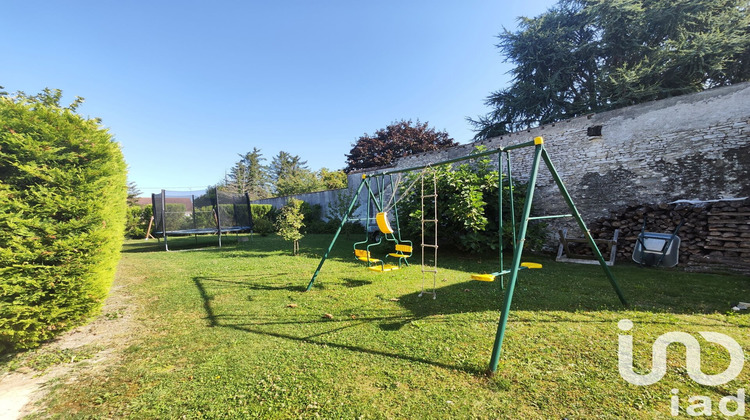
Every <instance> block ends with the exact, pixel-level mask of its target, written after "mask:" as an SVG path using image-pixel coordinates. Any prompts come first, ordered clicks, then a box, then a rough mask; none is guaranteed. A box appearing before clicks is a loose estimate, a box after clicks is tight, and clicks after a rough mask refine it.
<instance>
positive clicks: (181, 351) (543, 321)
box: [18, 235, 750, 419]
mask: <svg viewBox="0 0 750 420" xmlns="http://www.w3.org/2000/svg"><path fill="white" fill-rule="evenodd" d="M330 239H331V236H328V235H310V236H308V237H305V238H304V239H303V240H302V241H301V249H302V253H303V255H301V256H298V257H292V256H290V255H289V250H291V245H290V244H289V243H286V242H284V241H282V240H281V239H279V238H277V237H265V238H262V237H258V236H255V237H253V238H252V240H251V241H250V242H240V243H238V242H236V241H232V239H231V238H230V239H228V240H226V241H225V244H226V243H228V245H225V246H224V247H223V248H222V249H216V248H213V249H203V250H195V251H183V252H169V253H167V252H164V251H163V247H161V246H159V245H157V244H156V243H155V242H154V241H149V242H144V241H131V242H128V243H126V245H125V247H124V249H123V258H122V261H121V263H120V267H119V272H118V276H117V280H116V283H117V284H118V285H120V286H122V290H124V291H126V292H127V293H129V294H131V295H132V296H133V298H132V299H131V303H132V307H129V308H128V309H127V310H128V311H132V312H133V313H134V314H135V315H136V321H135V325H134V332H133V333H134V337H133V338H132V340H131V342H129V344H128V346H127V347H126V348H125V349H124V350H123V351H122V352H121V353H122V354H121V355H120V356H119V357H118V358H116V359H114V360H113V361H112V362H111V363H110V365H109V366H108V367H107V369H105V370H100V371H92V372H90V373H87V374H83V375H81V376H79V377H78V378H77V379H76V380H75V382H74V384H73V385H63V383H64V381H63V382H60V384H58V385H57V386H56V387H55V388H54V389H53V391H52V392H51V394H50V395H49V397H48V399H47V404H48V407H47V409H46V412H45V413H42V415H43V416H53V417H61V418H67V417H75V418H81V417H82V418H99V417H105V418H111V417H115V418H121V417H131V418H138V419H141V418H247V417H253V416H257V417H264V418H296V417H318V416H319V417H322V418H330V419H332V418H410V419H411V418H515V419H520V418H558V419H561V418H568V419H574V418H643V419H651V418H672V416H671V414H670V397H672V395H673V394H672V393H671V391H672V389H677V390H678V391H679V394H678V397H679V405H680V407H681V413H682V415H685V409H686V408H687V407H688V406H689V405H690V404H691V403H690V402H688V399H689V398H690V397H691V396H694V395H702V396H707V397H708V398H710V399H711V401H712V404H713V412H714V414H715V415H716V414H718V413H719V400H720V399H721V398H722V396H725V395H730V394H733V395H737V391H738V389H740V388H744V389H746V390H747V391H750V386H749V384H748V380H749V379H750V365H746V366H745V368H744V370H743V371H742V373H741V374H740V376H738V377H737V378H736V379H735V380H733V381H731V382H729V383H727V384H724V385H721V386H716V387H708V386H703V385H700V384H697V383H695V382H694V381H693V380H692V379H691V378H690V377H689V376H688V374H687V370H686V365H685V349H684V347H683V346H681V345H673V346H670V348H669V352H668V360H669V363H668V371H667V374H666V376H665V377H664V378H663V379H662V380H661V381H659V382H657V383H656V384H653V385H650V386H635V385H631V384H629V383H627V382H626V381H625V380H623V379H622V378H621V377H620V375H619V373H618V356H617V354H618V334H620V333H622V332H621V331H620V330H619V329H618V327H617V324H618V321H619V320H621V319H625V318H627V319H630V320H632V321H633V322H634V324H635V327H634V328H633V329H632V330H631V331H630V332H629V334H631V335H632V336H633V337H634V338H633V341H634V358H635V364H636V366H637V368H638V369H639V372H640V373H647V372H648V371H650V369H651V344H652V343H653V342H654V340H655V339H656V337H658V336H659V335H661V334H664V333H666V332H670V331H681V332H686V333H689V334H690V335H692V336H694V337H696V338H697V339H698V340H699V342H700V343H701V347H702V354H701V357H702V369H703V371H704V372H705V373H708V374H715V373H719V372H722V371H723V370H724V369H725V368H726V367H727V366H728V364H729V354H728V353H727V351H725V350H723V348H722V347H720V346H718V345H715V344H711V343H708V342H706V341H705V340H703V339H702V338H701V337H700V336H699V335H698V332H699V331H713V332H719V333H724V334H727V335H729V336H731V337H732V338H734V339H735V340H736V341H737V342H739V343H740V345H741V346H742V347H743V348H744V351H745V354H746V355H750V334H748V327H749V326H750V315H748V314H747V313H746V312H744V313H739V314H738V313H733V312H732V311H731V310H730V308H731V304H732V303H736V302H737V301H750V279H748V278H747V277H742V276H732V275H719V274H715V275H709V274H696V273H686V272H684V271H682V270H677V269H645V268H639V267H637V266H634V265H627V264H623V265H619V266H615V267H613V273H614V275H615V276H616V277H617V278H618V281H619V282H620V286H621V287H622V289H623V292H624V294H625V296H626V297H627V298H628V300H629V302H630V304H631V306H630V307H629V308H623V307H622V306H621V305H620V302H619V300H618V299H617V296H616V295H615V293H614V291H613V290H612V288H611V286H610V284H609V282H608V281H607V279H606V277H605V276H604V273H603V272H602V270H601V268H599V267H598V266H586V265H576V264H562V263H555V262H554V261H553V260H551V259H549V258H547V257H533V258H532V257H528V258H524V260H525V261H534V262H541V263H543V264H544V268H543V269H541V270H526V271H523V272H521V273H520V275H519V282H518V285H517V288H516V293H515V296H514V301H513V307H512V311H511V314H510V319H509V323H508V330H507V332H506V336H505V342H504V346H503V354H502V356H501V359H500V366H499V369H498V372H497V374H496V375H494V376H488V375H486V373H485V372H486V370H487V367H488V364H489V359H490V353H491V350H492V343H493V339H494V337H495V332H496V329H497V323H498V318H499V308H500V305H501V302H502V291H501V290H499V285H498V284H497V283H483V282H475V281H471V280H470V279H469V276H470V273H473V272H492V271H495V270H496V268H497V267H496V264H497V259H496V257H493V256H491V255H487V256H484V257H481V258H479V257H469V256H464V255H460V254H458V253H453V254H450V253H447V252H441V255H440V269H439V270H440V272H439V278H438V289H437V299H436V300H433V299H432V298H431V297H423V298H419V297H417V294H418V293H419V291H420V288H421V283H422V274H421V271H420V267H419V265H418V263H417V261H418V256H415V258H414V262H415V264H413V266H411V267H407V268H404V269H402V270H399V271H395V272H390V273H373V272H370V271H368V270H366V269H365V268H364V267H363V266H362V265H361V264H359V263H357V262H356V261H354V259H353V257H352V252H351V243H352V242H353V240H347V239H346V238H340V239H339V242H338V244H337V245H336V248H335V249H334V252H333V256H332V258H331V259H329V260H328V261H327V262H326V263H325V265H324V266H323V270H322V272H321V274H320V276H319V277H318V279H317V280H316V284H315V287H314V288H313V290H311V291H310V292H307V293H304V292H303V290H304V288H305V286H306V285H307V283H308V281H309V280H310V277H311V275H312V273H313V271H314V270H315V267H316V266H317V264H318V262H319V259H320V256H321V255H322V253H323V250H324V249H325V247H326V246H327V244H328V242H329V241H330ZM182 240H183V241H186V243H189V241H191V240H193V239H190V238H185V239H182ZM176 247H179V243H178V242H175V243H174V246H173V242H172V241H170V248H172V249H174V248H176ZM160 249H161V251H160ZM428 283H429V284H428V286H430V287H431V286H432V279H431V277H430V278H429V279H428ZM326 314H329V315H330V317H327V316H326ZM18 357H22V356H18ZM733 404H734V403H730V404H729V408H730V409H732V408H733V407H736V405H733ZM747 412H748V413H749V414H750V406H749V407H748V411H747Z"/></svg>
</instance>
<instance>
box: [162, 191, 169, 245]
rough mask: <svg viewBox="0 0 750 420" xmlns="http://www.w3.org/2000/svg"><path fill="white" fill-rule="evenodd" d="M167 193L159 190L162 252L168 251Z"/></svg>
mask: <svg viewBox="0 0 750 420" xmlns="http://www.w3.org/2000/svg"><path fill="white" fill-rule="evenodd" d="M166 195H167V193H166V192H165V191H164V190H161V231H162V236H163V237H164V250H165V251H169V244H167V199H166Z"/></svg>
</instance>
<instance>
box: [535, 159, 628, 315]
mask: <svg viewBox="0 0 750 420" xmlns="http://www.w3.org/2000/svg"><path fill="white" fill-rule="evenodd" d="M542 158H543V159H544V163H546V164H547V168H549V171H550V172H551V173H552V178H553V179H554V180H555V183H556V184H557V188H558V189H559V190H560V194H562V196H563V198H564V199H565V202H566V203H567V204H568V207H569V208H570V211H571V213H573V217H574V218H575V219H576V222H578V227H580V228H581V230H582V231H583V234H584V235H585V236H586V239H587V240H588V242H589V245H590V246H591V250H592V251H593V252H594V256H596V259H597V260H599V265H601V266H602V269H603V270H604V273H605V274H606V275H607V278H608V279H609V282H610V283H611V284H612V287H613V288H614V289H615V292H616V293H617V297H618V298H620V302H622V304H623V305H624V306H627V305H628V302H627V301H626V300H625V296H624V295H623V294H622V291H621V290H620V286H619V285H618V284H617V280H616V279H615V276H614V275H612V271H611V270H610V269H609V267H608V266H607V263H606V262H605V261H604V257H602V253H601V251H599V247H597V246H596V242H595V241H594V238H592V237H591V232H589V229H588V228H587V227H586V223H585V222H584V221H583V218H582V217H581V213H579V212H578V209H577V208H576V206H575V204H573V200H572V199H571V198H570V194H568V190H567V189H566V188H565V185H564V184H563V182H562V179H561V178H560V175H559V174H558V173H557V170H555V166H554V165H553V164H552V161H551V160H550V158H549V155H548V154H547V151H546V150H545V151H544V152H543V153H542Z"/></svg>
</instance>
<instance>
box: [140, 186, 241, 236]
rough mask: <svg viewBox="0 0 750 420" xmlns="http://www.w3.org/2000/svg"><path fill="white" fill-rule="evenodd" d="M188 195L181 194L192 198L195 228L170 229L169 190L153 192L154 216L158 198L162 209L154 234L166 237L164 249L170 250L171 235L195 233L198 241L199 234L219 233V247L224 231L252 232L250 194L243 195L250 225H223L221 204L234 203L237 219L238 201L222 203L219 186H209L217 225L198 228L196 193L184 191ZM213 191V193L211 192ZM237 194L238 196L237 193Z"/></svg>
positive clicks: (208, 193) (206, 192)
mask: <svg viewBox="0 0 750 420" xmlns="http://www.w3.org/2000/svg"><path fill="white" fill-rule="evenodd" d="M175 192H182V191H175ZM184 192H185V193H186V195H184V196H180V197H184V198H190V200H191V207H192V208H191V212H192V216H193V217H192V219H193V226H194V228H193V229H174V230H169V226H165V225H166V224H167V218H166V213H167V211H166V208H167V199H168V197H167V191H166V190H163V189H162V190H161V192H160V193H159V194H151V203H152V208H153V209H154V217H156V216H157V200H158V203H159V206H158V207H159V209H160V210H161V211H160V212H159V214H158V216H159V218H158V219H156V220H157V223H156V225H155V226H154V230H155V232H154V236H155V237H156V238H157V240H158V239H159V237H161V238H162V239H164V250H165V251H169V239H168V238H169V237H170V236H190V235H195V240H196V243H197V241H198V235H217V237H218V247H219V248H221V237H222V234H223V233H237V234H239V233H241V232H250V233H251V234H252V232H253V226H254V223H253V213H252V211H251V206H250V196H249V195H248V194H247V193H245V194H244V195H243V198H244V200H243V203H242V204H241V206H243V207H244V206H247V215H248V222H249V225H248V226H241V225H235V226H222V225H221V222H222V219H221V211H220V209H221V207H220V205H221V204H232V205H233V208H234V215H235V221H237V220H236V215H237V203H235V202H231V203H222V202H221V199H220V194H219V192H220V191H218V189H217V188H215V187H214V188H209V189H206V191H205V194H206V195H208V196H209V198H210V202H211V209H212V212H213V215H214V220H215V221H216V225H215V226H212V227H210V228H205V227H204V228H198V227H197V226H196V217H195V207H196V206H195V194H192V192H191V191H184ZM211 192H213V194H211ZM235 196H238V195H237V194H235Z"/></svg>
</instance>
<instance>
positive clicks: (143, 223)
mask: <svg viewBox="0 0 750 420" xmlns="http://www.w3.org/2000/svg"><path fill="white" fill-rule="evenodd" d="M153 214H154V210H153V207H152V206H151V205H150V204H149V205H147V206H144V207H140V206H132V207H128V215H127V221H126V222H125V237H126V238H130V239H144V238H145V237H146V229H148V223H149V221H150V220H151V216H152V215H153Z"/></svg>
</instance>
